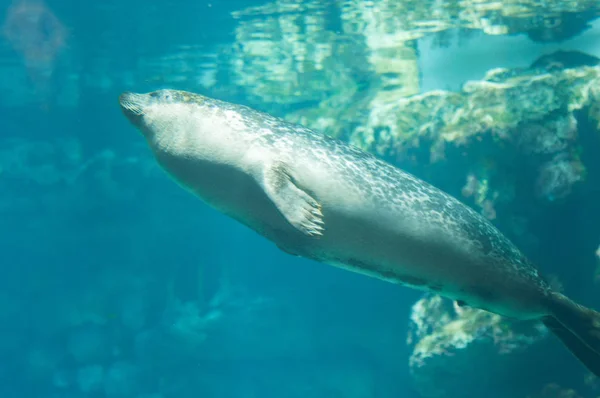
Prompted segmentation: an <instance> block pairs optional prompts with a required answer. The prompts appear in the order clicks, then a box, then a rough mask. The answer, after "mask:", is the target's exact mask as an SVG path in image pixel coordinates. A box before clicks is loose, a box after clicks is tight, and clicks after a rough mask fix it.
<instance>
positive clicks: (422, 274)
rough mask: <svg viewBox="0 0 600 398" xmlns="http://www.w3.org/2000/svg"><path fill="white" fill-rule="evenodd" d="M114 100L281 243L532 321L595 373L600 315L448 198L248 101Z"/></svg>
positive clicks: (179, 163)
mask: <svg viewBox="0 0 600 398" xmlns="http://www.w3.org/2000/svg"><path fill="white" fill-rule="evenodd" d="M119 100H120V105H121V108H122V110H123V112H124V114H125V116H126V117H127V118H128V119H129V120H130V121H131V122H132V123H133V124H134V125H135V126H136V127H137V128H138V129H139V130H140V131H141V132H142V134H143V135H144V137H145V138H146V140H147V142H148V144H149V146H150V148H151V150H152V152H153V153H154V156H155V158H156V160H157V162H158V163H159V164H160V165H161V166H162V168H164V169H165V170H166V171H167V172H168V173H169V174H170V175H171V176H172V177H173V178H174V179H175V180H176V181H177V182H178V183H179V184H180V185H181V186H183V187H184V188H186V189H188V190H189V191H191V192H192V193H194V194H195V195H197V196H198V197H199V198H201V199H202V200H203V201H205V202H206V203H207V204H209V205H210V206H212V207H213V208H215V209H217V210H219V211H221V212H222V213H224V214H227V215H228V216H230V217H232V218H234V219H236V220H238V221H239V222H241V223H243V224H245V225H246V226H248V227H250V228H251V229H253V230H254V231H256V232H258V233H259V234H261V235H262V236H264V237H266V238H267V239H269V240H271V241H272V242H274V243H275V244H276V245H277V246H278V247H279V248H280V249H282V250H284V251H285V252H287V253H289V254H293V255H297V256H302V257H306V258H309V259H312V260H316V261H320V262H323V263H327V264H330V265H334V266H338V267H343V268H345V269H348V270H351V271H354V272H360V273H363V274H367V275H369V276H373V277H376V278H380V279H383V280H386V281H390V282H393V283H397V284H401V285H406V286H409V287H413V288H417V289H421V290H424V291H431V292H434V293H437V294H440V295H442V296H445V297H447V298H450V299H452V300H456V301H457V303H458V304H459V305H469V306H472V307H475V308H480V309H483V310H487V311H490V312H494V313H497V314H500V315H504V316H508V317H513V318H518V319H536V320H541V321H542V322H543V323H544V324H545V325H546V326H547V327H548V328H549V329H550V330H552V331H553V332H554V333H555V334H556V336H558V337H559V338H560V340H562V341H563V343H564V344H565V345H566V346H567V347H568V348H569V349H570V350H571V352H572V353H573V354H575V356H577V357H578V358H579V359H580V360H581V361H582V362H583V363H584V364H585V365H586V366H587V367H588V368H589V369H590V370H591V371H592V372H594V373H595V374H596V375H598V376H600V314H599V313H598V312H595V311H593V310H591V309H588V308H585V307H583V306H581V305H579V304H576V303H575V302H573V301H572V300H570V299H569V298H567V297H566V296H564V295H563V294H561V293H558V292H556V291H553V290H552V288H551V286H550V285H549V284H548V283H547V282H546V281H545V280H544V279H543V278H542V277H541V276H540V275H539V273H538V271H537V269H536V268H535V267H534V266H533V265H532V263H531V262H530V261H529V260H528V259H527V258H526V257H525V256H524V255H523V254H522V253H521V252H520V251H519V250H518V249H517V248H516V247H515V245H513V244H512V243H511V242H510V241H509V240H508V239H507V238H506V237H505V236H504V235H502V233H500V231H498V230H497V229H496V228H495V227H494V226H493V225H492V224H491V223H490V222H489V221H488V220H486V219H485V218H484V217H482V216H481V215H480V214H479V213H477V212H475V211H474V210H472V209H471V208H470V207H468V206H466V205H464V204H462V203H461V202H459V201H458V200H457V199H455V198H453V197H451V196H450V195H448V194H446V193H444V192H442V191H441V190H439V189H437V188H435V187H433V186H432V185H430V184H428V183H426V182H425V181H422V180H420V179H418V178H417V177H415V176H413V175H411V174H409V173H406V172H404V171H402V170H400V169H399V168H396V167H394V166H393V165H391V164H389V163H386V162H384V161H383V160H380V159H378V158H377V157H375V156H373V155H371V154H369V153H366V152H363V151H361V150H359V149H357V148H354V147H352V146H350V145H349V144H346V143H344V142H342V141H340V140H336V139H334V138H331V137H328V136H326V135H324V134H320V133H317V132H315V131H312V130H310V129H308V128H305V127H303V126H299V125H294V124H290V123H288V122H286V121H284V120H282V119H279V118H276V117H273V116H270V115H268V114H265V113H262V112H259V111H257V110H254V109H251V108H248V107H246V106H242V105H237V104H233V103H228V102H224V101H220V100H216V99H211V98H208V97H205V96H202V95H198V94H194V93H190V92H185V91H177V90H160V91H155V92H151V93H147V94H135V93H123V94H121V96H120V99H119Z"/></svg>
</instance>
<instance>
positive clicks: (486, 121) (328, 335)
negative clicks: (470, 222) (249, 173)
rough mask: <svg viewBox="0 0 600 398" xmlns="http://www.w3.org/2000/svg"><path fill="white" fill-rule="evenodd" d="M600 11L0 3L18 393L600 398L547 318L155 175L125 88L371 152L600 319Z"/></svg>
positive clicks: (498, 4)
mask: <svg viewBox="0 0 600 398" xmlns="http://www.w3.org/2000/svg"><path fill="white" fill-rule="evenodd" d="M598 17H600V3H599V2H598V1H597V0H587V1H586V0H579V1H575V0H572V1H558V0H556V1H548V2H543V1H536V0H521V1H516V0H502V1H500V0H496V1H491V0H465V1H455V0H452V1H441V0H437V1H434V0H380V1H368V0H330V1H325V0H303V1H299V0H276V1H268V0H212V1H204V0H203V1H179V2H176V1H160V2H147V1H141V0H131V1H114V0H109V1H103V2H95V3H91V2H83V1H75V0H44V1H42V0H15V1H8V0H0V18H1V19H0V21H1V33H2V36H1V38H0V72H1V73H0V115H1V123H0V270H1V271H2V272H1V274H0V275H1V277H0V397H2V398H16V397H19V398H21V397H36V398H37V397H40V398H76V397H98V398H103V397H106V398H117V397H132V398H170V397H173V398H180V397H181V398H187V397H195V398H197V397H210V398H213V397H214V398H221V397H223V398H225V397H227V398H230V397H232V398H233V397H235V398H274V397H277V398H279V397H290V398H294V397H302V398H309V397H323V398H326V397H327V398H346V397H347V398H382V397H407V398H411V397H414V398H418V397H424V398H429V397H432V398H433V397H440V398H441V397H448V398H471V397H473V398H474V397H498V398H504V397H511V398H512V397H514V398H521V397H522V398H558V397H563V398H565V397H569V398H588V397H589V398H594V397H600V380H598V379H597V378H596V377H594V376H592V375H591V373H589V372H588V371H586V370H585V369H584V368H583V366H582V365H580V364H579V362H578V361H577V360H576V359H575V358H573V357H572V356H571V354H570V353H568V352H567V350H566V349H565V348H564V347H563V346H562V344H560V342H559V341H558V340H557V339H555V338H554V337H553V336H551V335H550V334H549V333H548V332H547V331H546V330H545V329H544V328H543V327H542V326H541V325H539V324H537V323H535V322H516V321H513V320H509V319H505V318H501V317H499V316H496V315H493V314H490V313H486V312H483V311H478V310H474V309H469V308H458V307H457V306H455V305H454V304H453V303H452V302H450V301H449V300H446V299H441V298H440V297H438V296H432V295H423V294H422V293H420V292H417V291H414V290H410V289H407V288H403V287H399V286H395V285H393V284H390V283H386V282H382V281H379V280H376V279H371V278H367V277H365V276H362V275H358V274H353V273H349V272H347V271H344V270H341V269H336V268H333V267H329V266H325V265H322V264H318V263H314V262H311V261H308V260H303V259H299V258H295V257H292V256H289V255H287V254H285V253H283V252H281V251H279V250H278V249H277V248H276V247H275V246H274V245H273V244H271V243H269V242H267V241H266V240H265V239H263V238H261V237H259V236H258V235H257V234H255V233H254V232H252V231H250V230H248V229H247V228H245V227H244V226H242V225H240V224H238V223H236V222H235V221H233V220H230V219H228V218H227V217H226V216H224V215H222V214H220V213H218V212H216V211H214V210H212V209H210V208H208V207H207V206H206V205H204V204H203V203H201V202H200V201H199V200H197V199H196V198H194V197H193V196H192V195H190V194H188V193H187V192H185V191H184V190H182V189H181V188H180V187H178V186H177V185H176V184H175V183H174V182H173V181H172V180H171V179H169V177H167V176H166V174H165V173H164V172H163V171H162V170H160V169H159V167H158V166H157V164H156V162H155V161H154V159H153V158H152V157H151V154H150V151H149V149H148V148H147V146H146V144H145V142H144V140H143V139H142V137H141V135H140V134H139V133H138V132H137V131H136V130H135V129H134V128H133V127H132V126H130V124H129V123H128V122H127V120H126V119H125V118H124V117H123V115H122V114H121V112H120V109H119V106H118V102H117V98H118V95H119V94H120V93H121V92H123V91H126V90H131V91H136V92H145V91H152V90H156V89H159V88H176V89H183V90H188V91H195V92H198V93H201V94H204V95H207V96H211V97H215V98H219V99H223V100H227V101H232V102H236V103H241V104H245V105H249V106H252V107H254V108H257V109H260V110H263V111H266V112H269V113H271V114H274V115H276V116H280V117H284V118H286V119H287V120H290V121H293V122H298V123H301V124H303V125H306V126H308V127H311V128H314V129H316V130H319V131H322V132H324V133H327V134H329V135H332V136H335V137H338V138H340V139H342V140H345V141H347V142H351V143H352V144H354V145H356V146H358V147H361V148H363V149H365V150H368V151H370V152H372V153H375V154H377V155H378V156H380V157H382V158H384V159H386V160H387V161H389V162H391V163H393V164H395V165H397V166H399V167H402V168H403V169H405V170H408V171H410V172H412V173H414V174H416V175H417V176H419V177H421V178H423V179H425V180H427V181H429V182H431V183H433V184H434V185H436V186H438V187H439V188H442V189H443V190H445V191H446V192H448V193H450V194H452V195H454V196H455V197H457V198H459V199H460V200H461V201H463V202H464V203H466V204H468V205H470V206H472V207H473V208H474V209H476V210H477V211H479V212H481V213H482V214H483V215H484V216H486V217H487V218H488V219H490V220H491V221H492V222H493V223H494V224H495V225H496V226H498V228H499V229H500V230H501V231H502V232H503V233H505V234H506V235H507V236H508V237H509V238H510V239H511V240H513V242H515V243H516V244H517V246H519V247H520V248H521V249H522V250H523V251H524V252H525V253H526V254H527V255H528V256H529V257H530V258H531V259H532V260H533V261H534V262H535V263H536V264H538V265H539V268H540V269H541V270H542V272H543V273H544V274H545V275H547V276H548V278H549V279H550V280H552V282H553V284H555V285H556V286H557V287H558V288H561V289H564V291H565V292H567V293H568V294H569V295H570V296H571V297H573V298H574V299H576V300H578V301H579V302H581V303H583V304H586V305H589V306H591V307H595V308H600V293H599V291H600V267H599V264H600V247H599V245H600V155H599V149H600V19H598Z"/></svg>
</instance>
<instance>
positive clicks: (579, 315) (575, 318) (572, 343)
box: [543, 293, 600, 377]
mask: <svg viewBox="0 0 600 398" xmlns="http://www.w3.org/2000/svg"><path fill="white" fill-rule="evenodd" d="M550 311H551V312H552V315H550V316H547V317H545V318H544V319H543V322H544V325H546V327H547V328H548V329H550V330H551V331H552V332H553V333H554V334H555V335H556V336H557V337H558V338H559V339H560V340H561V341H562V342H563V343H564V344H565V346H567V348H568V349H569V350H570V351H571V353H573V355H575V356H576V357H577V358H578V359H579V360H580V361H581V362H582V363H583V364H584V365H585V366H586V367H587V368H588V370H590V371H591V372H592V373H594V374H595V375H596V376H598V377H600V313H598V312H596V311H594V310H591V309H589V308H586V307H584V306H582V305H579V304H577V303H575V302H573V301H571V300H570V299H569V298H567V297H565V296H563V295H562V294H558V293H554V294H553V296H552V301H551V304H550Z"/></svg>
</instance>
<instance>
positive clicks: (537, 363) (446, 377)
mask: <svg viewBox="0 0 600 398" xmlns="http://www.w3.org/2000/svg"><path fill="white" fill-rule="evenodd" d="M548 336H549V334H548V331H547V330H546V329H545V328H544V327H543V326H542V325H541V323H539V322H534V321H515V320H510V319H507V318H503V317H501V316H499V315H496V314H492V313H489V312H486V311H481V310H477V309H472V308H468V307H459V306H458V305H456V304H454V305H453V304H452V302H450V301H449V300H445V299H442V298H441V297H439V296H426V297H424V298H422V299H421V300H419V301H418V302H417V303H415V305H414V306H413V308H412V315H411V324H410V332H409V338H408V344H409V346H411V347H412V349H413V352H412V355H411V356H410V372H411V376H412V378H413V381H414V384H415V387H416V389H417V390H418V391H419V393H420V394H421V395H422V396H423V397H427V398H433V397H436V398H442V397H461V398H479V397H490V398H491V397H494V398H496V397H497V398H505V397H525V396H527V395H528V394H530V393H533V392H539V391H540V390H541V389H542V388H543V386H545V385H546V384H548V383H550V382H552V381H556V380H561V378H563V376H561V375H560V369H556V364H557V363H560V361H561V360H563V359H564V356H565V354H566V352H565V351H564V350H561V348H560V347H559V344H558V343H557V342H555V341H553V340H552V339H550V338H548ZM554 343H556V344H554ZM567 355H568V354H567ZM541 358H543V359H541ZM567 360H568V359H567ZM573 361H574V360H573ZM553 366H554V368H553ZM582 373H583V372H582ZM466 386H468V388H466ZM543 396H546V395H543ZM552 396H553V395H552ZM558 396H562V395H557V397H558ZM565 396H568V395H565Z"/></svg>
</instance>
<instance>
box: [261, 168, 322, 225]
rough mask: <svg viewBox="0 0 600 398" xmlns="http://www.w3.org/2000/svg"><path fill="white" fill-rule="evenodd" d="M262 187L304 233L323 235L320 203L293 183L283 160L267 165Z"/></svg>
mask: <svg viewBox="0 0 600 398" xmlns="http://www.w3.org/2000/svg"><path fill="white" fill-rule="evenodd" d="M262 185H263V188H264V190H265V193H266V194H267V196H268V197H269V198H270V199H271V200H272V201H273V203H274V204H275V206H276V207H277V209H278V210H279V212H280V213H281V214H282V215H283V216H284V217H285V219H286V220H287V221H288V222H289V223H290V224H292V225H293V226H294V227H295V228H296V229H297V230H299V231H300V232H302V233H303V234H305V235H308V236H312V237H319V236H322V235H323V231H324V222H323V214H322V213H321V205H320V204H319V203H318V202H317V201H316V200H315V199H314V198H313V197H312V196H311V195H309V194H308V193H307V192H306V191H304V190H302V189H301V188H299V187H298V186H297V185H296V184H295V183H294V178H293V176H292V173H291V171H290V169H289V167H288V166H287V165H286V164H285V163H283V162H277V163H274V164H272V165H270V166H268V167H267V168H266V169H265V170H264V173H263V181H262Z"/></svg>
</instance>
